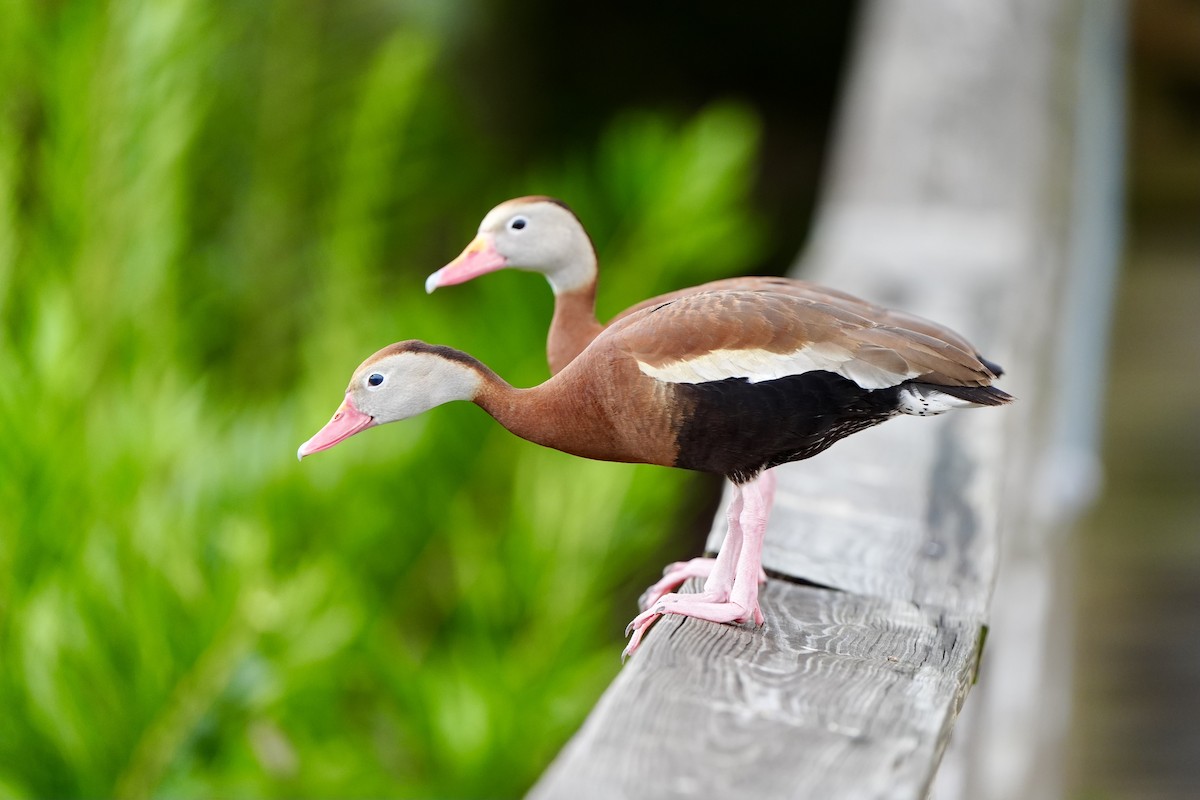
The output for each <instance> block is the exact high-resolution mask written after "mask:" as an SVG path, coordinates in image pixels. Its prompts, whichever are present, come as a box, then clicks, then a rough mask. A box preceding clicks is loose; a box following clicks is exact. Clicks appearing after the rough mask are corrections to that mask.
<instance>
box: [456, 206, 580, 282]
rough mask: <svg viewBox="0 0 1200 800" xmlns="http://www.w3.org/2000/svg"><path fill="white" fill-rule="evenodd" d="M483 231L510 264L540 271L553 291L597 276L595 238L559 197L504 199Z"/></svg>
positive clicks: (487, 218) (491, 213)
mask: <svg viewBox="0 0 1200 800" xmlns="http://www.w3.org/2000/svg"><path fill="white" fill-rule="evenodd" d="M479 233H480V235H483V236H487V237H490V238H491V240H492V243H493V246H494V247H495V249H496V252H498V253H499V254H500V255H502V256H503V257H504V258H505V260H506V261H507V262H508V266H510V267H515V268H517V269H525V270H530V271H532V272H541V273H542V274H544V275H545V276H546V278H547V279H548V280H549V281H550V283H551V284H552V285H553V286H554V289H555V291H566V290H570V289H575V288H579V287H581V286H585V285H587V284H589V283H591V282H593V281H594V280H595V277H596V256H595V252H594V251H593V249H592V243H591V240H590V239H588V236H587V233H586V232H585V231H584V230H583V226H582V225H581V224H580V223H579V220H577V219H576V218H575V215H574V214H572V213H571V212H570V211H568V210H567V209H565V208H563V207H562V206H560V205H558V204H556V203H552V202H549V201H545V200H537V201H510V202H508V203H502V204H500V205H499V206H496V208H494V209H492V210H491V211H490V212H489V213H488V215H487V216H486V217H484V219H483V222H482V223H481V224H480V226H479Z"/></svg>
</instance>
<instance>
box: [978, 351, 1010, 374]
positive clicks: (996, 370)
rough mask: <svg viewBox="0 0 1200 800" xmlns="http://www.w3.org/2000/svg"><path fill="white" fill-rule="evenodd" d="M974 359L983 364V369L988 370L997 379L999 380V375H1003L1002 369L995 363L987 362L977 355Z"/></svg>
mask: <svg viewBox="0 0 1200 800" xmlns="http://www.w3.org/2000/svg"><path fill="white" fill-rule="evenodd" d="M975 358H977V359H979V363H980V364H983V365H984V366H985V367H987V368H988V370H990V371H991V373H992V374H993V375H995V376H996V377H997V378H999V377H1000V376H1001V375H1003V374H1004V368H1003V367H1001V366H1000V365H999V364H997V363H996V362H995V361H988V360H987V359H986V358H984V357H983V356H981V355H979V353H976V354H975Z"/></svg>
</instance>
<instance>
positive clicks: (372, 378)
mask: <svg viewBox="0 0 1200 800" xmlns="http://www.w3.org/2000/svg"><path fill="white" fill-rule="evenodd" d="M382 385H383V376H382V375H380V374H379V373H378V372H372V373H371V374H370V375H368V376H367V386H368V387H370V388H372V389H377V388H379V387H380V386H382Z"/></svg>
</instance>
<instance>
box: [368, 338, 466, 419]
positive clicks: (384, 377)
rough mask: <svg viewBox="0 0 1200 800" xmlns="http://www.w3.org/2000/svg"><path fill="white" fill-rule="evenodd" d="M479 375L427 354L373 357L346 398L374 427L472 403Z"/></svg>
mask: <svg viewBox="0 0 1200 800" xmlns="http://www.w3.org/2000/svg"><path fill="white" fill-rule="evenodd" d="M479 383H480V376H479V373H478V372H476V371H475V370H474V369H471V368H470V367H468V366H467V365H465V364H463V363H460V362H457V361H450V360H447V359H445V358H443V357H442V356H439V355H437V354H435V353H430V352H421V351H417V352H410V351H405V352H399V353H394V354H392V355H387V356H383V357H382V358H380V357H372V358H371V359H368V360H367V361H366V362H365V363H364V364H363V365H362V366H360V367H359V368H358V370H357V371H356V372H355V373H354V377H353V378H352V379H351V381H350V385H349V386H348V387H347V389H346V393H347V395H348V396H349V397H350V399H351V401H352V402H353V403H354V406H355V408H357V409H358V410H359V411H361V412H362V413H364V414H367V415H368V416H371V417H373V418H374V419H375V422H376V423H377V424H380V425H382V424H384V423H387V422H396V421H398V420H402V419H408V418H410V417H415V416H417V415H418V414H423V413H425V412H426V411H428V410H429V409H431V408H435V407H436V406H440V405H441V404H443V403H448V402H450V401H451V400H471V399H473V398H474V396H475V393H476V392H477V391H478V388H479Z"/></svg>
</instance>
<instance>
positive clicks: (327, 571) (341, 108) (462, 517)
mask: <svg viewBox="0 0 1200 800" xmlns="http://www.w3.org/2000/svg"><path fill="white" fill-rule="evenodd" d="M470 7H471V6H470V4H452V3H447V4H436V3H411V4H407V5H406V4H396V3H388V2H382V0H379V1H378V2H359V3H353V4H320V3H313V4H300V3H266V2H263V3H238V4H214V3H210V2H202V1H201V0H173V1H172V2H154V1H153V0H145V1H143V2H134V1H133V0H110V2H94V3H93V2H61V3H45V2H42V1H41V0H11V1H10V2H7V3H6V4H5V10H4V12H3V14H4V20H3V24H0V709H3V711H2V713H0V796H11V797H51V796H53V797H108V796H119V797H123V798H137V797H149V796H156V797H218V796H219V797H233V796H244V797H251V796H286V797H334V796H336V797H349V796H388V797H503V796H515V795H518V794H519V793H521V792H522V791H523V790H524V789H526V788H527V787H528V786H529V785H530V783H531V782H532V781H533V780H534V779H535V778H536V776H537V775H538V774H539V773H540V772H541V770H542V769H543V768H544V766H545V764H546V763H547V762H548V761H549V759H550V758H552V757H553V755H554V754H555V753H556V752H557V750H558V748H559V747H560V746H561V745H562V743H563V742H564V741H565V739H566V738H567V737H568V736H569V735H570V734H571V733H572V732H573V730H574V729H575V728H576V727H577V726H578V724H579V723H580V721H581V720H582V718H583V716H584V715H585V714H586V713H587V711H588V710H589V709H590V707H591V706H592V704H593V703H594V702H595V700H596V698H597V696H598V694H599V693H600V692H601V691H602V690H603V688H604V687H605V686H606V685H607V683H608V682H609V681H610V680H611V678H612V677H613V675H614V674H615V672H616V671H617V670H618V669H619V660H618V654H619V652H620V647H621V644H620V641H621V640H620V634H621V632H622V628H623V626H624V624H625V622H626V621H627V620H628V619H629V618H630V617H632V615H633V613H634V612H635V608H634V605H633V602H634V598H635V597H636V595H637V592H638V591H639V590H640V588H642V585H643V584H644V583H647V582H649V581H650V580H651V579H652V578H653V577H654V575H655V574H656V573H657V570H658V569H659V567H661V558H662V556H663V554H664V544H663V543H664V540H665V539H666V538H667V537H669V536H670V535H671V533H672V532H673V531H674V530H675V526H676V524H677V519H678V518H679V517H681V516H682V515H683V514H682V512H681V511H680V510H679V508H680V505H679V504H680V503H681V502H682V501H683V500H684V499H685V498H686V497H688V496H689V491H690V490H691V489H692V488H693V487H694V486H695V483H694V482H693V481H692V479H690V478H689V477H688V476H687V475H684V474H681V473H674V472H671V471H668V470H662V469H656V468H651V467H630V466H628V465H612V464H600V463H592V462H586V461H582V460H579V459H573V458H570V457H568V456H565V455H562V454H560V453H556V452H551V451H547V450H543V449H540V448H538V447H536V446H534V445H531V444H528V443H525V442H522V441H520V440H517V439H516V438H515V437H513V436H511V435H510V434H508V433H507V432H505V431H504V430H502V429H500V428H499V427H498V426H497V425H495V423H493V422H492V421H491V420H490V419H488V418H487V417H486V415H484V414H483V413H482V412H480V411H479V410H478V409H474V408H471V407H469V406H468V405H466V404H458V405H455V406H449V407H446V408H441V409H437V410H435V411H433V412H431V413H430V414H427V415H425V416H424V417H423V418H421V419H418V420H413V421H411V422H408V423H404V424H398V425H393V426H388V427H387V428H385V429H381V430H379V431H377V432H372V433H371V434H370V435H368V436H363V437H359V438H357V439H356V440H354V441H352V442H349V443H347V444H345V445H343V446H342V447H339V448H337V449H336V450H334V451H331V452H329V453H324V454H321V455H320V456H319V457H317V458H314V459H311V460H309V461H307V462H306V463H305V464H303V465H302V466H300V465H297V463H296V461H295V458H294V452H295V449H296V446H297V445H298V444H299V443H300V442H301V441H302V440H304V439H305V438H307V437H308V436H309V435H310V434H312V433H313V432H314V431H315V430H316V429H317V428H318V427H319V426H320V425H321V424H322V423H323V422H324V421H325V420H326V419H327V417H328V415H329V414H330V413H331V412H332V410H333V408H334V407H335V406H336V404H337V402H338V401H339V400H340V397H341V393H342V390H343V387H344V385H345V381H346V380H347V379H348V377H349V374H350V372H351V370H352V369H353V367H354V366H355V365H356V364H357V363H358V362H359V361H360V360H361V359H362V358H363V357H365V356H366V355H368V354H370V353H371V352H373V351H374V350H375V349H377V348H378V347H380V346H382V345H384V344H386V343H388V342H391V341H394V340H398V339H404V338H411V337H416V338H423V339H426V340H429V341H434V342H439V343H445V344H451V345H454V346H457V347H460V348H462V349H465V350H467V351H469V352H471V353H473V354H475V355H476V356H478V357H480V358H482V359H483V360H484V361H485V362H487V363H488V364H490V365H492V366H493V367H494V368H496V369H497V370H498V371H499V372H500V373H501V374H502V375H504V376H505V377H506V378H508V379H509V380H510V381H512V382H513V383H515V384H518V385H530V384H533V383H536V382H538V381H540V380H542V379H543V378H544V376H545V373H546V368H545V364H544V362H543V358H544V355H543V354H544V350H543V342H544V334H545V329H546V326H547V324H548V321H549V312H550V294H549V291H548V290H547V288H546V287H545V286H544V285H542V284H543V282H542V281H541V280H540V279H538V278H536V277H535V276H530V275H527V274H516V273H513V274H501V275H497V276H493V277H489V278H488V279H486V280H481V281H478V282H476V283H473V284H470V285H468V286H464V287H459V288H455V289H451V290H446V291H444V292H439V293H438V294H437V295H435V296H434V297H432V298H430V297H426V296H425V294H424V292H423V291H422V281H423V279H424V277H425V275H427V274H428V273H429V272H431V271H432V270H434V269H436V268H437V267H439V266H441V265H442V264H443V263H445V262H446V261H448V260H449V259H450V258H451V257H452V256H454V255H455V254H457V253H458V251H459V249H460V248H461V247H462V246H463V245H464V244H465V243H466V242H467V241H468V240H469V239H470V238H471V236H472V235H473V231H474V228H475V226H476V225H477V223H478V220H479V219H480V218H482V216H483V214H484V212H486V211H487V210H488V208H490V207H491V206H492V205H493V204H495V203H496V202H498V201H500V200H503V199H505V198H507V197H509V196H514V195H517V194H525V193H533V192H539V193H549V194H555V195H558V196H561V197H563V198H564V199H566V200H567V201H568V202H570V203H571V204H572V205H573V206H574V207H575V209H576V211H577V212H578V213H579V214H580V216H581V217H582V219H583V220H584V221H585V224H587V225H588V226H589V228H590V230H591V232H592V233H593V235H594V237H595V239H596V242H597V245H598V248H599V250H600V253H601V257H602V261H603V264H604V267H603V269H604V273H603V280H602V285H601V292H600V294H601V309H600V311H601V315H602V316H605V317H607V316H610V315H611V314H613V313H615V312H616V311H617V310H619V309H620V308H622V307H624V306H626V305H628V304H631V303H633V302H635V301H637V300H640V299H642V298H644V297H646V296H649V295H651V294H653V293H656V292H659V291H665V290H668V289H671V288H675V287H678V286H682V285H688V284H692V283H698V282H701V281H704V280H709V279H712V278H715V277H719V276H722V275H728V274H734V273H736V272H738V271H741V270H744V269H745V268H746V265H747V264H750V263H752V262H753V259H754V258H755V256H756V254H757V253H759V252H760V251H761V247H762V246H763V245H764V237H763V232H762V231H761V230H760V229H759V228H758V227H756V225H755V224H754V222H753V221H752V219H751V218H750V217H749V216H748V214H747V212H746V209H745V198H746V195H747V192H748V189H749V180H750V175H751V171H752V166H753V160H754V158H755V153H756V148H757V146H758V145H757V141H758V125H757V122H756V120H755V118H754V117H753V115H751V114H750V113H749V112H747V111H746V110H745V109H743V108H740V107H737V106H731V105H719V106H714V107H711V108H709V109H708V110H707V111H705V112H703V113H701V114H699V115H697V116H695V117H694V118H690V119H686V120H683V119H677V118H670V117H667V116H664V115H662V114H656V113H652V112H629V113H628V114H627V115H625V116H623V117H621V118H619V119H617V120H615V121H614V122H613V123H612V125H611V126H610V127H609V128H608V129H607V130H605V131H603V132H602V133H600V134H599V135H598V136H597V138H596V141H595V143H594V145H592V146H589V147H586V148H581V149H578V150H576V151H573V152H566V153H561V152H558V151H552V152H551V153H550V154H549V155H547V156H546V157H545V158H543V159H541V160H540V161H539V162H538V163H533V164H527V165H520V166H518V168H517V170H516V171H514V167H513V165H512V164H510V163H508V162H507V160H506V159H505V157H504V152H503V148H498V147H495V146H494V145H493V143H492V142H490V141H489V140H488V137H487V134H486V133H485V132H484V131H481V130H480V129H479V128H478V127H477V126H472V125H468V124H463V122H464V120H465V119H467V118H468V117H469V115H468V113H467V112H466V110H465V109H464V108H463V107H462V102H463V100H462V93H461V92H460V91H459V87H457V86H456V85H455V83H454V77H453V76H454V75H455V74H456V73H454V71H453V70H450V69H447V65H448V64H450V63H451V62H452V59H453V57H454V53H455V52H456V48H455V44H456V41H457V39H456V37H457V36H459V34H458V33H457V32H458V31H460V30H461V29H462V28H463V27H464V26H465V25H466V24H467V23H466V22H465V21H464V20H465V17H466V15H467V12H468V11H469V10H470Z"/></svg>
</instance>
